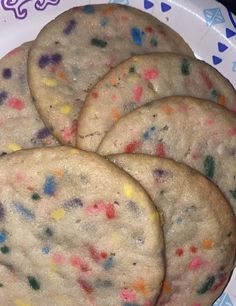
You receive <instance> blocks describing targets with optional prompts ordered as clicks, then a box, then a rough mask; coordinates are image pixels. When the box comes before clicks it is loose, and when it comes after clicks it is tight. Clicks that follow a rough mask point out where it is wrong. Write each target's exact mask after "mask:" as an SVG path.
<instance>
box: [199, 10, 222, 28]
mask: <svg viewBox="0 0 236 306" xmlns="http://www.w3.org/2000/svg"><path fill="white" fill-rule="evenodd" d="M203 14H204V16H205V20H206V24H207V25H208V26H209V27H211V26H213V25H215V24H219V23H223V22H225V19H224V17H223V15H222V12H221V9H220V8H218V7H217V8H210V9H205V10H203Z"/></svg>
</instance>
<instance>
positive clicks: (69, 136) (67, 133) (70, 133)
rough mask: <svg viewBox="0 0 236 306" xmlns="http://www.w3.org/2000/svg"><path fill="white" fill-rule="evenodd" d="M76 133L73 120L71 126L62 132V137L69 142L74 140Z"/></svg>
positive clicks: (75, 125) (75, 123)
mask: <svg viewBox="0 0 236 306" xmlns="http://www.w3.org/2000/svg"><path fill="white" fill-rule="evenodd" d="M76 133H77V120H74V121H73V123H72V125H71V126H70V127H68V128H66V129H65V130H64V132H63V133H62V137H63V139H64V140H66V141H71V140H73V139H74V137H75V135H76Z"/></svg>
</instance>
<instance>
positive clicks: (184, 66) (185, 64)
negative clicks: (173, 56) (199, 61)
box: [181, 58, 190, 75]
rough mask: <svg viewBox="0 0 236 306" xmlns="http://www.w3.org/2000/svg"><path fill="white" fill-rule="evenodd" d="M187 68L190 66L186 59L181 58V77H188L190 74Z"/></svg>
mask: <svg viewBox="0 0 236 306" xmlns="http://www.w3.org/2000/svg"><path fill="white" fill-rule="evenodd" d="M189 66H190V63H189V61H188V60H187V59H186V58H183V60H182V64H181V72H182V74H183V75H189V74H190V71H189Z"/></svg>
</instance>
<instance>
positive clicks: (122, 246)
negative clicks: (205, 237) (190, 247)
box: [0, 147, 164, 306]
mask: <svg viewBox="0 0 236 306" xmlns="http://www.w3.org/2000/svg"><path fill="white" fill-rule="evenodd" d="M0 218H1V227H0V251H1V252H0V275H1V280H0V283H1V286H0V287H1V288H0V300H1V305H4V306H12V305H17V306H18V305H37V306H45V305H54V306H58V305H60V306H62V305H63V306H64V305H69V306H85V305H86V306H89V305H91V306H93V305H97V306H117V305H121V306H124V305H142V306H144V305H145V306H146V305H148V306H149V305H154V304H153V303H154V301H155V300H156V297H157V295H158V293H159V292H160V288H161V285H162V280H163V277H164V258H163V257H164V250H163V237H162V230H161V226H160V219H159V214H158V212H157V210H156V208H155V206H154V204H153V203H152V201H151V200H150V198H149V196H148V195H147V194H146V192H145V191H144V189H143V188H142V187H141V186H140V185H139V184H138V183H137V182H136V181H135V180H133V179H132V178H131V177H130V176H129V175H127V174H126V173H125V172H124V171H122V170H120V169H119V168H118V167H116V166H115V165H113V164H112V163H110V162H108V161H106V160H105V159H103V158H101V157H99V156H98V155H95V154H92V153H86V152H83V151H81V152H80V151H78V150H76V149H72V148H70V147H54V148H40V149H31V150H22V151H19V152H16V153H13V154H8V155H5V156H3V157H2V158H1V159H0Z"/></svg>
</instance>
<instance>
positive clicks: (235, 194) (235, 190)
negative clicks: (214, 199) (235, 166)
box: [230, 188, 236, 200]
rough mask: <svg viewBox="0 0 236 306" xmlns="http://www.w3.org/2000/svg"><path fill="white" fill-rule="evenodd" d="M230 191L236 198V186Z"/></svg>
mask: <svg viewBox="0 0 236 306" xmlns="http://www.w3.org/2000/svg"><path fill="white" fill-rule="evenodd" d="M230 193H231V194H232V196H233V198H234V199H235V200H236V188H235V189H234V190H230Z"/></svg>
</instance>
